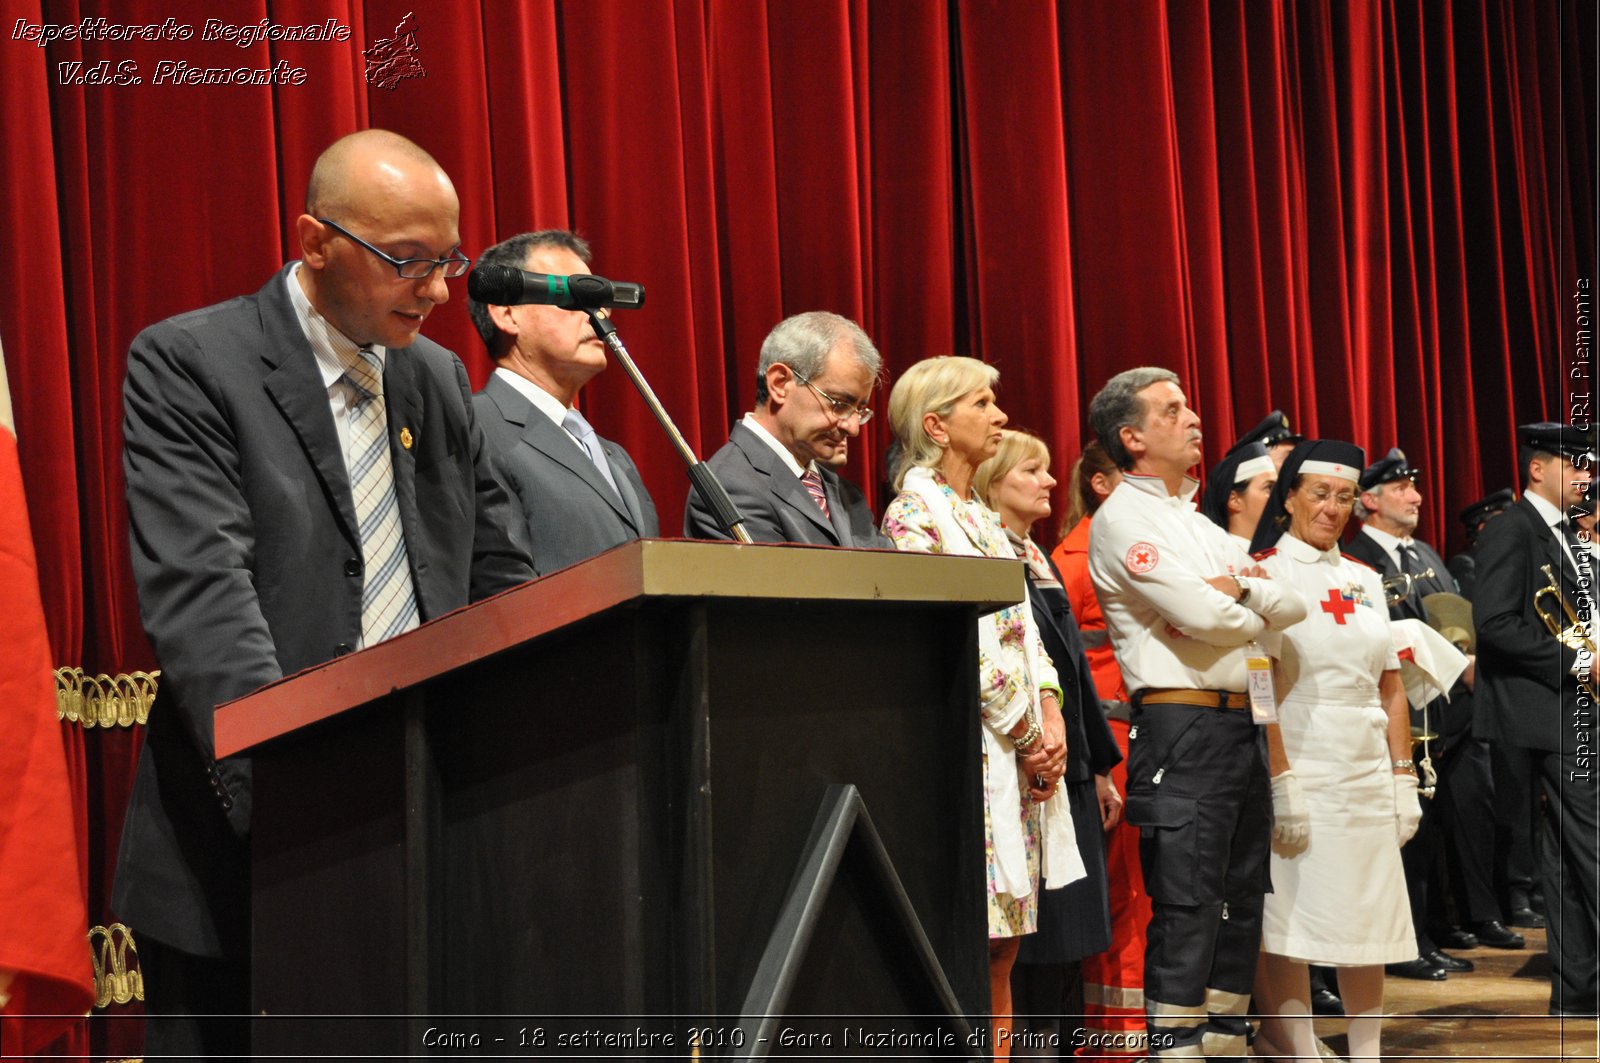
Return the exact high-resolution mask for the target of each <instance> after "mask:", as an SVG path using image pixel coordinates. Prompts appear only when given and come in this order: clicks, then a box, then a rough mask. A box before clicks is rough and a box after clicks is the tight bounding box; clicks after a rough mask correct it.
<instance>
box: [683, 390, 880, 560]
mask: <svg viewBox="0 0 1600 1063" xmlns="http://www.w3.org/2000/svg"><path fill="white" fill-rule="evenodd" d="M708 464H709V465H710V466H711V471H712V472H715V473H716V474H717V478H718V479H719V480H721V481H722V486H723V487H725V488H727V489H728V497H729V498H731V499H733V504H734V505H735V506H737V507H738V508H739V512H740V513H742V514H743V515H744V519H745V529H746V530H747V531H749V533H750V537H751V538H752V539H754V540H755V541H756V542H758V543H815V544H817V545H819V546H861V547H877V548H879V549H884V550H888V549H893V545H892V544H891V543H890V542H889V540H887V539H885V538H884V537H883V536H882V535H879V534H878V525H877V522H876V521H875V520H873V519H872V510H871V509H870V508H868V506H867V500H866V498H865V497H864V496H863V495H862V494H861V491H860V490H859V489H858V488H857V487H856V486H855V485H854V484H852V483H850V482H849V481H848V480H844V479H841V478H840V477H839V476H838V475H837V474H836V473H835V472H834V471H833V470H832V469H826V468H825V469H821V474H822V486H823V490H824V491H826V492H827V495H828V511H829V513H830V514H831V515H832V517H833V519H832V520H829V519H828V518H827V517H824V516H823V515H822V510H821V509H820V508H818V506H817V503H816V502H815V501H814V500H813V499H812V497H811V495H810V493H809V492H807V491H806V488H805V485H804V484H802V483H801V482H800V479H799V477H797V476H795V474H794V472H793V470H791V469H790V468H789V467H788V466H787V465H785V464H784V463H783V461H782V460H781V459H780V458H779V457H778V455H776V454H774V453H773V452H772V448H771V447H769V446H768V445H767V444H766V443H765V442H763V441H762V439H761V438H760V437H759V436H757V435H756V434H755V433H754V432H752V431H750V429H748V428H746V427H745V426H744V424H743V422H740V423H738V424H735V425H734V426H733V431H732V432H730V433H729V434H728V442H727V443H726V444H725V445H724V446H723V448H722V449H721V450H719V451H717V452H716V453H715V454H713V455H712V456H711V461H710V462H708ZM683 534H684V535H685V536H687V537H689V538H691V539H726V538H728V536H727V535H726V534H724V533H723V531H722V529H721V528H719V527H718V526H717V522H716V520H715V519H713V518H712V516H711V512H710V511H709V510H707V509H706V508H705V507H704V506H703V505H702V504H701V502H700V496H699V495H697V494H695V493H693V492H691V493H690V495H689V501H688V504H687V505H686V506H685V507H684V511H683Z"/></svg>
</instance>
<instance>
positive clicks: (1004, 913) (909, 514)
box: [883, 473, 1056, 938]
mask: <svg viewBox="0 0 1600 1063" xmlns="http://www.w3.org/2000/svg"><path fill="white" fill-rule="evenodd" d="M934 479H935V481H936V482H937V483H938V484H939V487H940V489H941V491H942V493H943V495H944V497H945V500H946V501H947V502H948V503H949V504H950V508H951V510H952V512H953V513H954V515H955V519H956V522H957V523H958V524H960V525H961V527H962V528H963V530H965V531H966V533H967V536H968V538H969V539H971V541H972V543H973V545H974V546H976V547H977V548H978V549H980V550H982V551H983V553H984V555H985V556H988V557H997V558H1004V559H1006V560H1013V559H1015V558H1016V556H1017V555H1016V552H1015V551H1014V550H1013V549H1012V546H1011V543H1010V541H1009V540H1008V539H1007V538H1006V533H1005V529H1004V528H1003V527H1002V526H1001V524H1000V518H999V516H998V515H997V514H995V513H994V512H993V511H992V510H990V509H989V508H988V507H987V506H985V505H984V504H983V503H982V502H980V501H978V500H977V498H976V497H973V498H969V499H962V498H960V497H958V496H957V495H956V493H955V491H954V490H952V489H951V487H950V485H949V484H948V483H946V482H945V480H944V478H943V477H942V476H939V475H938V474H937V473H935V474H934ZM883 534H884V535H885V536H887V537H888V538H889V541H890V542H892V543H894V546H895V549H897V550H906V551H913V552H917V553H926V554H944V553H953V552H957V551H952V550H950V549H949V548H948V547H947V545H946V544H945V543H944V542H943V541H942V538H941V535H940V532H939V529H938V527H937V526H936V522H935V520H934V517H933V514H932V512H930V510H929V508H928V504H927V502H926V501H925V500H924V499H923V498H922V496H921V495H918V494H915V493H912V492H903V493H902V494H900V495H899V496H898V497H896V498H895V500H894V501H893V502H891V503H890V504H889V508H888V510H887V511H886V512H885V513H884V516H883ZM959 552H961V553H967V551H966V550H961V551H959ZM1027 609H1028V602H1027V600H1026V599H1024V600H1023V601H1021V602H1019V603H1018V604H1016V605H1012V606H1008V607H1007V608H1005V609H1001V610H1000V611H999V612H996V613H992V614H990V615H989V616H984V617H979V618H978V622H979V623H987V624H994V625H995V628H996V634H997V635H998V636H999V643H1000V656H999V657H998V659H996V658H992V657H991V656H990V655H988V654H985V653H983V652H982V651H981V650H980V651H979V655H978V689H979V704H980V706H981V710H982V712H983V717H984V720H985V721H986V722H987V721H990V720H992V719H994V718H995V717H996V716H997V715H998V714H999V713H1000V712H1001V711H1002V710H1003V709H1004V708H1005V707H1006V706H1007V705H1010V704H1012V703H1013V702H1014V700H1015V699H1016V698H1018V697H1029V698H1031V697H1032V696H1033V692H1034V687H1035V685H1036V684H1038V685H1043V686H1055V685H1056V675H1055V670H1054V668H1053V667H1051V666H1050V665H1049V664H1048V662H1049V660H1050V656H1049V654H1047V653H1046V652H1045V650H1044V647H1043V646H1042V645H1037V644H1036V646H1035V652H1036V656H1037V660H1038V661H1039V662H1040V670H1041V671H1042V672H1044V674H1043V675H1039V676H1030V675H1029V674H1028V665H1027V650H1026V640H1027V639H1028V636H1029V630H1030V629H1029V626H1028V622H1027V612H1026V611H1027ZM1033 637H1034V639H1035V642H1036V643H1037V639H1038V635H1037V633H1035V634H1034V636H1033ZM984 756H985V769H986V770H987V754H984ZM984 798H985V800H984V808H983V839H984V856H985V864H986V866H987V868H988V881H989V889H988V893H989V936H990V937H991V938H1006V937H1019V936H1021V935H1023V934H1031V933H1033V932H1034V930H1035V929H1036V928H1037V925H1038V915H1039V848H1040V845H1039V839H1040V823H1041V816H1040V809H1039V806H1038V805H1037V804H1035V803H1034V801H1033V799H1032V798H1031V797H1030V796H1029V795H1028V792H1027V789H1026V787H1024V788H1023V790H1022V800H1021V803H1020V807H1018V808H1015V809H1010V810H1006V809H1001V810H995V809H991V808H990V807H989V801H988V794H987V792H985V795H984ZM1005 814H1010V815H1016V816H1020V817H1021V820H1022V827H1023V831H1022V835H1023V839H1024V844H1025V846H1026V849H1027V861H1028V876H1029V878H1030V879H1032V881H1033V887H1034V888H1033V892H1032V893H1030V894H1029V895H1028V896H1026V897H1020V898H1019V897H1013V896H1011V895H1010V894H1008V893H1001V892H999V890H998V889H997V885H996V879H995V869H996V866H997V859H996V854H995V847H994V827H993V820H992V817H993V816H995V815H1005Z"/></svg>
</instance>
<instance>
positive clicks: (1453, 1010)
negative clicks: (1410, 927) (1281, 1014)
mask: <svg viewBox="0 0 1600 1063" xmlns="http://www.w3.org/2000/svg"><path fill="white" fill-rule="evenodd" d="M1518 933H1520V934H1522V935H1523V937H1525V938H1527V939H1528V947H1527V948H1525V949H1522V950H1520V951H1514V950H1507V949H1489V948H1477V949H1471V950H1467V951H1455V952H1453V955H1457V956H1462V957H1465V958H1467V959H1470V960H1472V961H1473V962H1474V963H1476V964H1477V965H1478V969H1477V970H1476V971H1473V972H1472V973H1470V974H1452V975H1451V976H1450V977H1449V978H1448V979H1446V980H1445V981H1443V982H1417V981H1412V980H1410V979H1405V978H1393V977H1391V978H1389V979H1387V980H1386V981H1385V983H1384V1008H1385V1010H1386V1011H1388V1013H1389V1014H1390V1015H1391V1016H1392V1018H1390V1019H1389V1020H1388V1022H1386V1023H1385V1024H1384V1031H1383V1053H1384V1056H1385V1057H1388V1056H1390V1055H1391V1054H1392V1055H1393V1056H1395V1057H1397V1058H1399V1057H1403V1058H1406V1059H1493V1060H1538V1059H1597V1058H1600V1040H1597V1035H1596V1027H1595V1020H1593V1019H1556V1018H1551V1017H1550V1016H1549V1015H1547V1014H1546V1012H1547V1011H1548V1010H1549V1006H1550V974H1549V972H1550V961H1549V958H1548V957H1547V956H1546V955H1545V951H1544V947H1545V941H1544V931H1543V930H1518ZM1344 1026H1345V1024H1344V1020H1343V1019H1318V1020H1317V1035H1318V1036H1319V1037H1321V1038H1322V1039H1323V1040H1324V1041H1326V1042H1328V1044H1329V1046H1330V1047H1332V1048H1333V1049H1334V1051H1336V1052H1339V1053H1340V1054H1341V1055H1342V1054H1343V1053H1344V1051H1345V1036H1344Z"/></svg>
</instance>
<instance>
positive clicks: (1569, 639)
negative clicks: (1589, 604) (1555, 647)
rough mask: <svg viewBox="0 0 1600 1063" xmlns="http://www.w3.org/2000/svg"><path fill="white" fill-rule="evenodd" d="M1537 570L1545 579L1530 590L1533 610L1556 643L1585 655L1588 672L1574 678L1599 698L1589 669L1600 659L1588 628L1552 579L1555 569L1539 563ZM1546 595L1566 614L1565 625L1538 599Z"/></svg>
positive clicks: (1599, 691) (1559, 585) (1556, 582)
mask: <svg viewBox="0 0 1600 1063" xmlns="http://www.w3.org/2000/svg"><path fill="white" fill-rule="evenodd" d="M1539 570H1540V571H1541V572H1543V573H1544V578H1545V579H1546V580H1548V581H1549V582H1547V583H1546V584H1545V585H1544V586H1543V587H1540V588H1539V589H1538V590H1536V591H1534V592H1533V611H1534V612H1536V613H1538V614H1539V619H1541V620H1543V621H1544V626H1545V627H1547V628H1549V629H1550V634H1552V635H1554V636H1555V637H1556V641H1557V642H1559V643H1561V645H1563V646H1567V647H1569V648H1571V649H1574V650H1577V651H1578V652H1579V653H1587V654H1588V655H1589V661H1590V668H1591V671H1590V672H1589V675H1588V677H1587V678H1582V677H1580V678H1579V679H1578V685H1579V686H1581V687H1583V689H1584V690H1585V691H1587V692H1588V694H1589V696H1590V697H1591V698H1595V699H1597V700H1600V690H1597V689H1596V686H1595V675H1594V672H1593V668H1594V667H1596V666H1600V658H1597V657H1596V656H1595V647H1594V638H1593V636H1591V635H1590V634H1589V629H1588V628H1587V627H1585V626H1584V623H1583V621H1582V620H1580V619H1579V618H1578V613H1577V611H1576V610H1575V609H1573V608H1572V603H1571V602H1569V601H1567V596H1566V595H1565V594H1562V593H1561V584H1560V583H1559V582H1558V581H1557V580H1556V574H1555V571H1554V570H1552V569H1551V567H1550V566H1549V565H1540V566H1539ZM1547 597H1548V598H1551V599H1553V600H1554V601H1555V602H1556V603H1557V604H1559V605H1560V607H1561V611H1562V613H1563V614H1565V616H1566V625H1565V626H1563V625H1562V621H1561V616H1560V615H1558V614H1557V613H1556V611H1555V609H1554V608H1553V607H1551V608H1546V606H1545V604H1544V603H1543V602H1542V601H1541V599H1543V598H1547Z"/></svg>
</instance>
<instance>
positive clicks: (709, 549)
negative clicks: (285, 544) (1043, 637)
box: [215, 539, 1027, 757]
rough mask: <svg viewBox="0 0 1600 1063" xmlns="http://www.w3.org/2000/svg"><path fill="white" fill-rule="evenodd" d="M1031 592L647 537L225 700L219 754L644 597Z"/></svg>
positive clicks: (813, 553)
mask: <svg viewBox="0 0 1600 1063" xmlns="http://www.w3.org/2000/svg"><path fill="white" fill-rule="evenodd" d="M1026 594H1027V590H1026V584H1025V581H1024V576H1023V569H1022V563H1021V562H1020V561H1002V560H996V559H992V558H983V557H948V556H936V555H932V554H909V553H899V552H896V551H893V550H844V549H839V548H836V547H818V546H771V545H747V544H741V543H720V542H702V541H689V540H663V539H643V540H638V541H635V542H631V543H625V544H623V545H622V546H618V547H616V548H615V549H612V550H608V551H607V552H606V553H603V554H601V555H600V556H598V557H593V558H590V559H589V560H587V561H583V562H580V563H579V564H576V565H573V566H571V567H570V568H565V569H562V570H561V571H559V572H553V573H551V574H550V575H548V576H545V577H542V578H540V579H537V580H533V581H532V582H530V583H525V584H523V585H522V586H520V587H514V588H512V589H511V590H508V591H505V592H504V593H501V594H498V595H496V596H495V597H493V598H489V599H486V600H484V601H481V602H475V603H473V604H472V605H469V606H466V607H465V608H462V609H458V610H456V611H455V612H453V613H449V614H446V615H445V616H442V617H438V618H436V619H434V620H431V621H429V622H428V623H426V624H423V625H422V626H421V627H419V628H416V629H414V630H412V631H408V632H406V633H405V634H403V635H400V636H398V637H396V638H393V639H390V640H389V641H387V642H383V643H379V644H378V645H376V646H373V647H370V648H368V649H365V650H362V651H361V652H359V653H355V654H351V655H350V656H348V657H340V658H336V659H335V660H332V661H328V662H327V663H325V664H321V665H318V666H316V667H315V668H309V669H307V670H306V671H304V672H301V673H299V674H297V675H293V676H289V677H287V678H285V679H282V680H279V681H278V682H276V683H272V684H269V685H268V686H265V687H262V688H261V689H260V690H257V691H255V692H254V693H252V694H249V695H247V696H245V697H243V698H240V699H238V700H237V701H232V702H229V703H228V704H226V705H222V706H219V707H218V709H217V712H216V721H215V722H216V755H217V756H219V757H225V756H232V755H234V754H237V753H241V752H243V751H245V750H246V749H249V748H250V747H252V746H255V745H258V744H260V743H262V742H266V741H270V740H271V739H273V738H277V737H280V736H282V735H284V734H287V733H288V732H290V731H293V730H295V729H297V728H300V727H304V726H307V725H309V724H312V723H316V722H317V721H319V720H322V719H327V718H329V717H331V716H335V715H337V714H339V713H340V712H343V711H345V710H346V709H348V708H351V707H354V706H358V705H364V704H366V703H368V702H370V701H374V700H376V699H377V698H380V697H383V696H385V695H388V694H391V693H393V692H394V691H397V690H404V689H407V688H409V687H412V686H415V685H417V684H419V683H423V682H426V681H427V680H428V679H430V678H432V677H434V676H438V675H442V674H444V673H446V672H449V671H451V670H452V669H455V668H460V667H462V666H464V665H468V664H471V663H473V662H474V661H478V660H481V659H483V658H485V657H489V656H491V655H493V654H495V653H498V652H500V651H501V650H504V649H508V648H510V647H512V646H516V645H520V644H522V643H524V642H528V641H530V640H532V639H536V638H540V637H542V636H544V635H547V634H549V633H551V632H554V631H556V630H558V629H560V628H563V627H566V626H568V625H570V624H574V623H577V622H578V621H581V620H584V619H586V618H588V617H591V616H597V615H599V614H601V613H604V612H607V611H609V610H611V609H615V608H618V607H620V606H624V605H628V604H630V603H636V602H640V601H643V600H649V599H661V600H666V599H693V598H708V599H729V598H736V599H749V600H760V599H766V600H788V601H818V600H833V601H838V602H841V603H843V602H856V603H860V604H861V605H863V606H865V607H867V608H872V607H873V605H874V604H913V603H920V604H928V605H932V604H937V603H947V604H949V605H952V606H960V607H976V608H977V609H978V611H979V612H980V613H988V612H993V611H994V610H996V609H1000V608H1004V607H1005V606H1007V605H1012V604H1014V603H1016V602H1019V601H1022V600H1023V598H1024V597H1025V595H1026Z"/></svg>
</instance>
